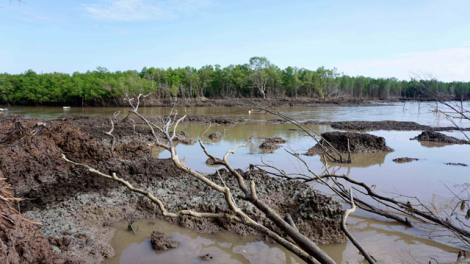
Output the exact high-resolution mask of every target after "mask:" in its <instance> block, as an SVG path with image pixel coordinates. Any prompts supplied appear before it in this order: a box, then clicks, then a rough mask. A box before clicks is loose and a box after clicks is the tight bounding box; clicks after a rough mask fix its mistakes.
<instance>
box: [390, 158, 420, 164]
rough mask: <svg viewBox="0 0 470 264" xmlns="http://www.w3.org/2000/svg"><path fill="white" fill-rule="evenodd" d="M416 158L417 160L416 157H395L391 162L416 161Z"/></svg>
mask: <svg viewBox="0 0 470 264" xmlns="http://www.w3.org/2000/svg"><path fill="white" fill-rule="evenodd" d="M416 160H419V159H417V158H409V157H403V158H396V159H393V162H395V163H408V162H412V161H416Z"/></svg>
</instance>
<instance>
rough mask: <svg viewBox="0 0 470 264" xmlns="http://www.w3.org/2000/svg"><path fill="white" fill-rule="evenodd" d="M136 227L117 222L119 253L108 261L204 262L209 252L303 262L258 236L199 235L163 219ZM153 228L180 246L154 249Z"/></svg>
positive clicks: (243, 259) (247, 259)
mask: <svg viewBox="0 0 470 264" xmlns="http://www.w3.org/2000/svg"><path fill="white" fill-rule="evenodd" d="M134 226H136V227H139V230H138V231H137V232H136V235H134V234H133V233H132V231H130V232H129V231H127V222H120V223H116V224H115V225H114V227H115V228H116V229H117V232H116V234H115V236H114V239H113V242H112V243H111V245H112V246H113V248H114V249H115V251H116V253H117V254H116V256H115V257H114V258H112V259H109V260H108V261H106V263H108V264H115V263H116V264H117V263H142V264H146V263H149V264H150V263H168V264H170V263H175V264H176V263H204V261H202V260H201V259H200V258H199V257H200V256H203V255H206V254H210V255H211V256H212V257H213V261H212V262H209V263H227V264H229V263H230V264H232V263H233V264H235V263H244V264H245V263H246V264H249V263H272V264H275V263H292V264H294V263H303V262H302V261H301V260H300V259H299V258H298V257H297V256H295V255H293V254H292V253H290V252H289V251H286V250H285V249H284V248H282V247H280V246H278V245H277V244H268V243H264V242H261V241H258V239H257V238H256V237H245V238H243V239H240V237H238V236H237V235H234V234H230V233H218V234H216V235H207V234H199V233H197V232H195V231H192V230H189V229H185V228H182V227H179V226H176V225H172V224H169V223H167V222H164V221H159V220H141V221H138V222H136V223H134ZM152 231H160V232H164V233H166V234H167V235H169V236H171V237H172V240H176V241H179V242H180V246H179V247H178V248H176V249H171V250H168V251H165V252H157V251H154V250H153V249H152V247H151V244H150V237H149V234H151V233H152Z"/></svg>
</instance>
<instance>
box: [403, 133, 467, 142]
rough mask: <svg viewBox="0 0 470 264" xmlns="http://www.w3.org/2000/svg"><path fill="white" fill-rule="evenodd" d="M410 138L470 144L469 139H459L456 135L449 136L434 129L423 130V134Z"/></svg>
mask: <svg viewBox="0 0 470 264" xmlns="http://www.w3.org/2000/svg"><path fill="white" fill-rule="evenodd" d="M410 140H418V141H420V142H421V141H424V142H438V143H448V144H462V145H468V144H470V142H469V141H467V140H463V139H458V138H455V137H451V136H447V135H444V134H442V133H439V132H434V131H423V132H422V133H421V134H419V135H418V136H416V137H414V138H410Z"/></svg>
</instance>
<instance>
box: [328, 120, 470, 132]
mask: <svg viewBox="0 0 470 264" xmlns="http://www.w3.org/2000/svg"><path fill="white" fill-rule="evenodd" d="M326 123H327V122H326ZM330 124H331V127H332V128H334V129H340V130H356V131H374V130H406V131H412V130H429V131H452V130H458V128H456V127H431V126H426V125H420V124H418V123H415V122H406V121H390V120H388V121H341V122H331V123H330ZM462 130H467V131H470V128H462Z"/></svg>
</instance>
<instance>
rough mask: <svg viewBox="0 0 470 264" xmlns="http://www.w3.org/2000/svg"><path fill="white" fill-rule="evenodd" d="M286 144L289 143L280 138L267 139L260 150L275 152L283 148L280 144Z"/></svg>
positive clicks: (260, 146)
mask: <svg viewBox="0 0 470 264" xmlns="http://www.w3.org/2000/svg"><path fill="white" fill-rule="evenodd" d="M286 142H287V141H286V140H285V139H282V138H280V137H274V138H266V139H265V140H264V141H263V143H261V145H259V148H260V149H262V150H264V151H274V150H276V149H278V148H280V147H281V146H279V144H285V143H286Z"/></svg>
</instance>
